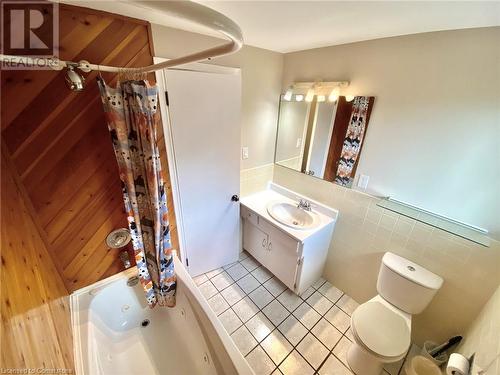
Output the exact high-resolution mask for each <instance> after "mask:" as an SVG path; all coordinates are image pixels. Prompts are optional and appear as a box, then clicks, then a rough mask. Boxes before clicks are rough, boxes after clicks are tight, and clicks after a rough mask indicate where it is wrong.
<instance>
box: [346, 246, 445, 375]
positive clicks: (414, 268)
mask: <svg viewBox="0 0 500 375" xmlns="http://www.w3.org/2000/svg"><path fill="white" fill-rule="evenodd" d="M442 284H443V279H442V278H441V277H439V276H438V275H435V274H433V273H432V272H430V271H428V270H426V269H425V268H423V267H421V266H419V265H418V264H415V263H413V262H410V261H409V260H407V259H405V258H402V257H400V256H397V255H395V254H392V253H385V255H384V257H383V258H382V264H381V265H380V271H379V274H378V280H377V291H378V295H377V296H376V297H374V298H372V299H371V300H369V301H368V302H366V303H363V304H362V305H360V306H359V307H358V308H357V309H356V310H355V311H354V313H353V314H352V317H351V329H352V333H353V336H354V341H355V342H354V343H353V344H352V345H351V347H350V348H349V350H348V352H347V362H348V363H349V366H350V367H351V370H352V371H353V372H354V373H355V374H357V375H379V374H380V373H381V372H382V368H383V366H384V364H385V363H391V362H397V361H399V360H400V359H401V358H403V357H404V356H405V354H406V352H407V351H408V349H409V347H410V342H411V317H412V315H414V314H419V313H421V312H422V311H423V310H424V309H425V308H426V307H427V305H428V304H429V302H430V301H431V300H432V298H433V297H434V295H435V294H436V292H437V291H438V290H439V288H441V285H442Z"/></svg>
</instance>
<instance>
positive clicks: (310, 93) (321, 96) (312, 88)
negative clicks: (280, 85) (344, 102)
mask: <svg viewBox="0 0 500 375" xmlns="http://www.w3.org/2000/svg"><path fill="white" fill-rule="evenodd" d="M348 86H349V81H325V82H323V81H315V82H295V83H293V84H292V85H290V86H289V87H288V88H287V89H286V91H285V94H284V95H283V99H284V100H286V101H290V100H292V97H293V94H295V100H296V101H298V102H301V101H302V100H305V101H306V102H312V101H313V99H314V96H315V95H316V98H317V100H318V102H324V101H326V99H327V98H328V101H330V102H335V101H337V100H338V98H339V95H340V89H341V88H345V87H348ZM304 94H305V96H304ZM346 97H352V98H354V96H352V95H348V96H346ZM350 100H352V99H350ZM350 100H348V101H350Z"/></svg>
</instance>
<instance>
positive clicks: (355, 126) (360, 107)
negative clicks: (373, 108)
mask: <svg viewBox="0 0 500 375" xmlns="http://www.w3.org/2000/svg"><path fill="white" fill-rule="evenodd" d="M369 104H370V97H369V96H356V97H355V98H354V102H353V104H352V112H351V117H350V119H349V125H348V127H347V132H346V136H345V139H344V144H343V146H342V152H341V154H340V160H339V166H338V168H337V175H336V176H335V182H336V183H337V184H339V185H342V186H347V187H351V186H352V181H353V178H354V176H352V170H353V168H354V164H355V163H356V160H357V159H358V156H359V152H360V150H361V145H362V144H363V137H364V135H365V129H366V116H367V114H368V105H369Z"/></svg>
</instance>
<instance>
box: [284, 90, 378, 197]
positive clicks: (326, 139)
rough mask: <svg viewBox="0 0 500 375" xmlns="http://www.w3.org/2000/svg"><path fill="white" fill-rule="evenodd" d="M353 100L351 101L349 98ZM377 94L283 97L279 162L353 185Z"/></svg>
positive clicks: (340, 182) (329, 179)
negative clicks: (305, 98) (333, 97)
mask: <svg viewBox="0 0 500 375" xmlns="http://www.w3.org/2000/svg"><path fill="white" fill-rule="evenodd" d="M348 99H350V100H348ZM374 100H375V98H374V97H373V96H356V97H354V98H353V97H347V98H346V97H345V96H340V97H338V99H337V100H336V101H334V102H330V101H326V100H325V98H324V96H323V97H320V96H316V97H314V99H313V100H312V101H311V102H307V101H293V100H292V101H288V100H285V99H284V98H283V97H282V98H281V100H280V111H279V117H278V134H277V137H276V154H275V163H276V164H279V165H282V166H284V167H288V168H292V169H295V170H297V171H299V172H303V173H306V174H308V175H311V176H314V177H318V178H321V179H324V180H326V181H331V182H335V183H337V184H339V185H342V186H346V187H351V186H352V182H353V180H354V176H355V175H356V167H357V165H358V162H359V157H360V154H361V150H362V147H363V140H364V136H365V133H366V129H367V128H368V122H369V119H370V114H371V111H372V108H373V103H374Z"/></svg>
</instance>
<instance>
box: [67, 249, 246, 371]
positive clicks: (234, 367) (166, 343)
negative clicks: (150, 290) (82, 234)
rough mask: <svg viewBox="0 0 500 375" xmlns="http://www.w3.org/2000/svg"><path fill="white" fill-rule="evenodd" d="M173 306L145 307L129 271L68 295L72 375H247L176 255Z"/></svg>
mask: <svg viewBox="0 0 500 375" xmlns="http://www.w3.org/2000/svg"><path fill="white" fill-rule="evenodd" d="M174 262H175V268H176V272H177V278H178V279H177V305H176V307H175V308H163V307H160V306H157V307H155V308H154V309H150V308H149V307H148V306H147V305H146V303H145V300H144V296H143V291H142V287H141V285H140V283H137V284H136V285H134V286H128V285H127V281H128V280H129V278H131V277H133V276H135V275H136V274H137V272H136V270H135V267H134V268H132V269H129V270H127V271H124V272H122V273H119V274H117V275H114V276H112V277H110V278H107V279H105V280H101V281H99V282H97V283H95V284H93V285H90V286H88V287H86V288H83V289H79V290H77V291H75V292H74V293H73V294H71V296H70V300H71V321H72V328H73V344H74V353H75V370H76V373H77V374H78V375H122V374H123V375H129V374H130V375H136V374H140V375H150V374H151V375H156V374H158V375H170V374H172V375H184V374H186V375H196V374H203V375H223V374H227V375H235V374H242V375H246V374H248V375H252V374H254V373H253V371H252V370H251V368H250V367H249V366H248V363H247V362H246V361H245V359H244V358H243V357H242V355H241V354H240V352H239V350H238V349H237V347H236V346H235V344H234V343H233V341H232V340H231V338H230V337H229V335H228V334H227V332H226V331H225V329H224V327H223V326H222V324H221V323H220V321H219V320H218V319H217V317H216V315H215V314H214V313H213V311H212V310H211V309H210V307H209V306H208V303H207V302H206V301H205V299H204V298H203V296H202V295H201V293H200V291H199V290H198V288H197V287H196V286H195V284H194V282H193V281H192V279H191V277H190V276H189V274H188V273H187V271H186V269H185V268H184V266H183V265H182V263H181V262H180V261H179V260H178V258H177V257H175V259H174Z"/></svg>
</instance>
